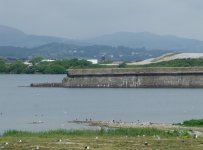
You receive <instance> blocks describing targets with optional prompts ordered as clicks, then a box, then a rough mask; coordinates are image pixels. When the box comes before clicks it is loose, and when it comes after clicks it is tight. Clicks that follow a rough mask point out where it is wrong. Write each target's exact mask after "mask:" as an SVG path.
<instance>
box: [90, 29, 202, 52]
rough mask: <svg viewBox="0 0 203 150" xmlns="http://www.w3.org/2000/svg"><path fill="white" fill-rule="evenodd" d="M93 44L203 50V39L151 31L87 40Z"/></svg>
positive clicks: (110, 35)
mask: <svg viewBox="0 0 203 150" xmlns="http://www.w3.org/2000/svg"><path fill="white" fill-rule="evenodd" d="M87 41H88V42H89V43H92V44H102V45H109V46H119V45H122V46H127V47H131V48H142V47H145V48H146V49H148V50H154V49H156V50H157V49H159V50H170V51H184V52H201V51H202V52H203V41H200V40H195V39H187V38H180V37H177V36H171V35H157V34H153V33H149V32H138V33H131V32H118V33H114V34H109V35H103V36H100V37H96V38H92V39H89V40H87Z"/></svg>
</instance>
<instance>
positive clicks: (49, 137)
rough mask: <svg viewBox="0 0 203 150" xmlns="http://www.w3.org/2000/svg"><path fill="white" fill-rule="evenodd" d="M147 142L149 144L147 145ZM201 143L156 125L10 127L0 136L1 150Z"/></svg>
mask: <svg viewBox="0 0 203 150" xmlns="http://www.w3.org/2000/svg"><path fill="white" fill-rule="evenodd" d="M144 135H145V136H144ZM154 135H155V136H154ZM157 137H160V138H157ZM59 139H61V142H60V141H59ZM19 140H22V142H19ZM145 142H147V143H148V144H147V145H145V144H144V143H145ZM5 143H8V144H7V145H6V144H5ZM202 144H203V138H201V137H200V138H198V139H194V138H193V137H190V136H188V134H187V132H186V131H182V130H175V131H168V130H167V129H163V130H162V129H155V128H127V129H121V128H116V129H107V128H103V129H101V130H62V129H60V130H50V131H43V132H29V131H17V130H9V131H6V132H5V133H4V134H3V135H2V136H1V137H0V149H1V148H2V149H8V150H28V149H33V148H36V147H37V146H39V148H40V150H83V149H84V148H85V146H89V147H90V149H94V150H115V149H116V150H125V149H128V150H130V149H131V150H132V149H133V150H141V149H143V150H144V149H146V150H155V149H159V150H178V149H181V150H202V148H203V145H202Z"/></svg>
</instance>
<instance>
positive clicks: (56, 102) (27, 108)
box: [0, 75, 203, 132]
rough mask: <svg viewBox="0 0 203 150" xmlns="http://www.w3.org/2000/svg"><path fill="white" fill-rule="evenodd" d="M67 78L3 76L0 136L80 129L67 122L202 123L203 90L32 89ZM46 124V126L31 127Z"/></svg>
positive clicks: (0, 92)
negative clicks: (12, 131) (9, 132)
mask: <svg viewBox="0 0 203 150" xmlns="http://www.w3.org/2000/svg"><path fill="white" fill-rule="evenodd" d="M64 76H65V75H0V113H2V114H0V132H2V131H5V130H8V129H19V130H31V131H39V130H48V129H58V128H65V129H75V128H84V126H81V125H76V124H70V123H68V121H71V120H74V119H76V118H77V119H78V120H85V119H86V118H88V119H89V118H91V119H93V120H113V119H114V120H122V121H136V120H141V121H151V122H165V123H173V122H182V121H183V120H186V119H192V118H203V109H202V106H203V89H93V88H92V89H79V88H78V89H77V88H73V89H69V88H31V87H20V86H28V85H29V84H30V83H32V82H60V81H61V80H62V79H63V77H64ZM33 121H43V122H44V123H42V124H31V123H32V122H33Z"/></svg>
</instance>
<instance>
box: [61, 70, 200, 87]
mask: <svg viewBox="0 0 203 150" xmlns="http://www.w3.org/2000/svg"><path fill="white" fill-rule="evenodd" d="M62 86H63V87H72V88H77V87H80V88H203V68H201V67H192V68H190V67H188V68H129V69H128V68H127V69H120V68H114V69H112V68H108V69H69V70H68V74H67V77H65V78H64V79H63V81H62Z"/></svg>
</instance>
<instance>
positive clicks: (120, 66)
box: [118, 63, 127, 68]
mask: <svg viewBox="0 0 203 150" xmlns="http://www.w3.org/2000/svg"><path fill="white" fill-rule="evenodd" d="M118 67H119V68H126V67H127V64H126V63H121V64H119V65H118Z"/></svg>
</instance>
